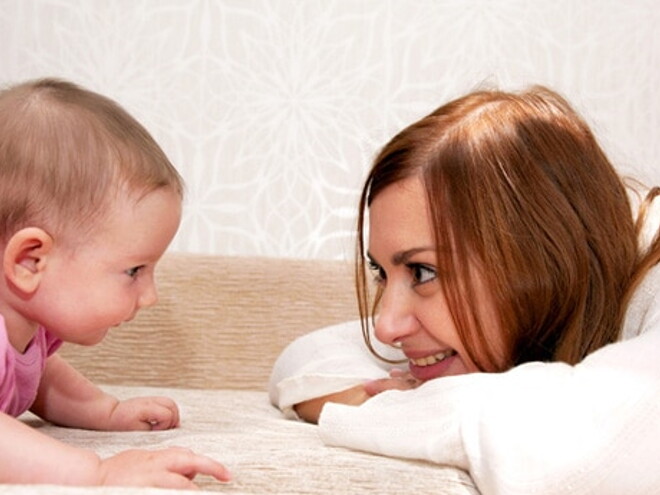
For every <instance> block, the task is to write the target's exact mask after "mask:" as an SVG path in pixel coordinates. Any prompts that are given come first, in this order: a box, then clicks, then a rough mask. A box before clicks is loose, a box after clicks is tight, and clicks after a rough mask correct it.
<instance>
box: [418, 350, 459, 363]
mask: <svg viewBox="0 0 660 495" xmlns="http://www.w3.org/2000/svg"><path fill="white" fill-rule="evenodd" d="M454 354H456V351H454V350H448V351H444V352H438V353H437V354H432V355H431V356H425V357H422V358H418V359H411V360H410V362H411V363H413V364H414V365H415V366H431V365H432V364H436V363H439V362H440V361H443V360H445V359H447V358H448V357H451V356H453V355H454Z"/></svg>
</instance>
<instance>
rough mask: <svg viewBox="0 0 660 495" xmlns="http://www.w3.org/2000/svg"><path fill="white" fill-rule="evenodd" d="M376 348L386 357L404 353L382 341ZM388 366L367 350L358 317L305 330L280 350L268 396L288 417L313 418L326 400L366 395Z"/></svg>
mask: <svg viewBox="0 0 660 495" xmlns="http://www.w3.org/2000/svg"><path fill="white" fill-rule="evenodd" d="M375 344H376V345H378V344H377V343H375ZM378 350H379V352H382V353H383V355H385V356H386V357H388V358H390V359H398V358H401V357H402V355H401V354H400V353H399V351H397V350H395V349H392V348H385V347H384V346H382V345H381V346H380V347H379V348H378ZM392 367H393V366H392V365H391V364H387V363H384V362H383V361H380V360H378V359H377V358H376V357H374V356H373V355H372V354H371V353H370V352H369V350H368V349H367V347H366V345H365V343H364V340H363V338H362V330H361V326H360V322H359V321H351V322H346V323H341V324H339V325H333V326H330V327H326V328H322V329H320V330H316V331H315V332H311V333H309V334H306V335H303V336H302V337H300V338H298V339H296V340H295V341H293V342H292V343H291V344H289V346H288V347H287V348H286V349H284V351H283V352H282V354H280V356H279V357H278V359H277V361H276V362H275V365H274V367H273V371H272V373H271V377H270V383H269V394H270V400H271V402H272V403H273V404H274V405H276V406H277V407H279V408H280V409H281V410H282V411H283V412H284V413H285V414H287V415H289V416H291V417H300V418H302V419H305V420H307V421H310V422H316V420H317V419H318V415H319V413H320V411H321V409H322V407H323V405H324V404H325V403H326V402H328V401H330V402H340V403H346V404H359V403H361V402H363V401H364V400H366V399H367V398H368V397H369V396H370V395H369V394H368V393H367V392H366V391H365V389H364V385H365V383H368V382H370V381H372V380H377V379H382V378H387V377H388V376H389V373H388V372H389V370H390V368H392Z"/></svg>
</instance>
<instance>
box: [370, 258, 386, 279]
mask: <svg viewBox="0 0 660 495" xmlns="http://www.w3.org/2000/svg"><path fill="white" fill-rule="evenodd" d="M369 271H370V272H371V273H373V277H374V280H375V281H376V283H378V284H382V283H383V282H384V281H385V279H386V275H385V270H383V268H382V267H381V266H380V265H379V264H377V263H375V262H373V261H369Z"/></svg>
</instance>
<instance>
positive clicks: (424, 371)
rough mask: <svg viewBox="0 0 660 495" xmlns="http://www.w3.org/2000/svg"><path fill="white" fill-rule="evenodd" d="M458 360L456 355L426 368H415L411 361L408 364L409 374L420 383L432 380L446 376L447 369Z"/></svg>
mask: <svg viewBox="0 0 660 495" xmlns="http://www.w3.org/2000/svg"><path fill="white" fill-rule="evenodd" d="M456 359H458V354H454V355H453V356H449V357H446V358H445V359H443V360H442V361H440V362H437V363H435V364H431V365H428V366H417V365H416V364H414V363H413V362H412V361H411V362H410V363H409V364H408V366H409V369H410V374H411V375H412V376H414V377H415V378H417V379H418V380H421V381H427V380H432V379H433V378H438V377H440V376H444V375H446V374H447V371H448V370H449V367H450V366H451V365H452V364H453V363H454V361H455V360H456Z"/></svg>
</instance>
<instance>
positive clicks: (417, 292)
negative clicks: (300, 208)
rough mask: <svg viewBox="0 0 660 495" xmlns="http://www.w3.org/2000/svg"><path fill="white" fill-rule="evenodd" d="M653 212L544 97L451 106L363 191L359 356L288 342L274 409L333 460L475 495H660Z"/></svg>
mask: <svg viewBox="0 0 660 495" xmlns="http://www.w3.org/2000/svg"><path fill="white" fill-rule="evenodd" d="M658 193H659V190H658V188H654V189H651V190H650V191H648V192H647V193H645V194H643V195H640V194H639V193H637V194H636V193H632V194H631V198H630V199H629V197H628V195H627V194H626V187H625V186H624V184H623V182H622V180H621V178H620V177H619V176H618V175H617V174H616V172H615V170H614V168H613V166H612V165H611V164H610V162H609V161H608V159H607V158H606V156H605V154H604V153H603V151H602V150H601V148H600V147H599V145H598V144H597V142H596V140H595V139H594V136H593V135H592V133H591V131H590V130H589V128H588V126H587V125H586V124H585V123H584V121H583V120H582V119H581V118H580V117H579V116H578V115H577V114H576V113H575V111H574V110H573V109H572V108H571V107H570V106H569V104H568V103H567V102H566V101H565V100H564V99H562V98H561V97H560V96H559V95H557V94H556V93H554V92H552V91H550V90H548V89H546V88H541V87H535V88H531V89H529V90H527V91H524V92H522V93H519V94H514V93H505V92H500V91H480V92H476V93H472V94H469V95H467V96H465V97H463V98H460V99H458V100H455V101H453V102H450V103H449V104H446V105H444V106H442V107H440V108H439V109H438V110H436V111H435V112H433V113H432V114H430V115H429V116H427V117H425V118H423V119H422V120H420V121H419V122H417V123H415V124H413V125H411V126H409V127H408V128H406V129H404V130H403V131H402V132H400V133H399V134H398V135H396V136H395V137H394V138H393V139H392V140H391V141H390V142H389V143H388V144H387V145H386V146H385V148H384V149H383V150H382V151H381V153H380V154H379V156H378V157H377V159H376V161H375V164H374V166H373V168H372V170H371V172H370V174H369V176H368V177H367V180H366V183H365V186H364V189H363V193H362V197H361V201H360V213H359V228H358V234H359V235H358V239H359V240H358V250H357V251H358V253H357V254H358V263H357V292H358V300H359V306H360V312H361V316H362V327H363V332H362V333H363V335H364V337H365V342H366V346H365V345H364V344H362V342H361V339H360V337H359V331H357V330H356V328H355V327H356V325H355V323H348V324H344V325H340V326H337V327H332V328H329V329H323V330H320V331H317V332H315V333H312V334H310V335H307V336H305V337H303V338H301V339H299V340H298V341H296V342H294V343H292V344H291V345H290V346H289V347H288V348H287V349H286V350H285V351H284V353H283V354H282V355H281V356H280V358H279V359H278V362H277V363H276V365H275V368H274V370H273V375H272V377H271V399H272V400H273V403H274V404H276V405H278V406H279V407H280V408H281V409H282V410H283V411H285V412H293V411H294V410H295V412H297V414H298V415H299V416H300V417H302V418H303V419H306V420H309V421H316V420H317V419H318V420H319V426H320V433H321V436H322V438H323V439H324V441H325V442H326V443H327V444H330V445H339V446H345V447H351V448H356V449H363V450H367V451H372V452H376V453H381V454H385V455H391V456H400V457H410V458H417V459H425V460H429V461H433V462H437V463H441V464H450V465H454V466H457V467H460V468H462V469H465V470H467V471H469V472H470V474H471V475H472V477H473V479H474V481H475V484H476V485H477V486H478V488H479V489H480V490H481V492H482V493H483V494H484V495H488V494H495V493H498V494H499V493H506V494H508V495H512V494H529V493H543V494H550V493H572V494H575V493H585V494H586V493H590V494H592V493H598V494H599V495H604V494H609V493H611V494H621V493H628V494H629V493H652V492H653V493H655V492H657V490H658V489H659V488H660V474H658V472H657V469H655V467H654V466H653V462H654V461H652V459H654V454H655V452H656V450H657V448H658V447H657V446H658V445H660V422H658V421H657V420H656V418H657V416H658V414H660V359H658V358H657V357H656V355H655V354H656V353H657V352H658V349H660V267H659V266H658V261H659V260H660V238H659V237H658V235H657V232H658V222H659V219H660V207H659V206H658V203H659V202H660V201H653V199H654V198H655V197H656V196H657V195H658ZM631 199H632V200H634V201H635V203H636V205H635V210H636V213H635V215H634V218H633V215H631ZM367 210H368V213H369V222H368V223H369V227H368V228H369V240H368V249H365V248H366V247H367V246H366V244H367V243H366V242H365V228H366V227H365V225H366V216H367ZM367 264H368V265H369V266H370V267H371V268H372V269H373V270H374V272H375V280H376V290H375V294H374V297H373V298H372V297H371V296H370V294H369V291H368V289H369V285H370V284H369V283H367V280H366V275H365V271H366V270H365V268H366V266H367ZM372 309H373V312H371V310H372ZM370 312H371V313H372V314H371V316H373V318H371V317H370ZM376 313H377V314H376ZM371 321H375V324H374V328H373V333H374V334H375V336H376V337H377V339H378V340H379V341H380V342H381V343H382V344H385V347H384V348H387V347H388V346H389V347H390V349H388V350H387V351H386V354H387V355H385V356H381V357H385V358H386V359H387V360H388V361H394V360H395V359H396V358H397V357H398V358H403V359H405V360H406V363H405V365H406V366H407V371H404V370H403V369H402V368H396V369H394V370H393V371H392V372H391V373H390V374H389V376H388V374H387V371H386V369H387V367H386V365H384V364H383V363H382V362H381V363H379V362H377V361H376V360H375V359H372V358H370V357H369V352H368V351H367V349H368V350H370V351H372V352H373V353H378V354H381V355H382V354H383V352H384V351H383V348H382V346H381V345H380V344H379V343H377V342H375V341H373V339H372V338H371V333H372V332H371V329H370V328H369V323H370V322H371ZM392 347H393V348H394V349H391V348H392ZM439 378H442V379H439ZM392 389H403V390H392ZM408 389H410V390H408ZM351 405H352V406H358V405H359V407H350V406H351ZM321 412H322V414H321ZM319 415H320V419H319Z"/></svg>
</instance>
